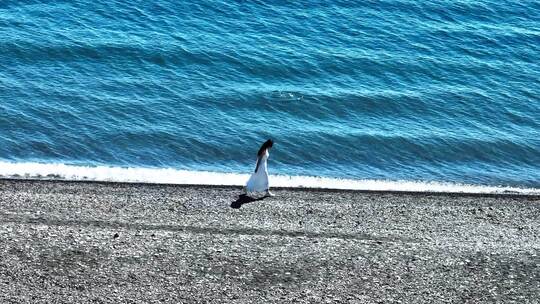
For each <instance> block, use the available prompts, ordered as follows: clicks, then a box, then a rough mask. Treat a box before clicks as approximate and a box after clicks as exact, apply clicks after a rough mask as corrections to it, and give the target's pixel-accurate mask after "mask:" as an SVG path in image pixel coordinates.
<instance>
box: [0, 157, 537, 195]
mask: <svg viewBox="0 0 540 304" xmlns="http://www.w3.org/2000/svg"><path fill="white" fill-rule="evenodd" d="M0 177H2V178H27V179H61V180H91V181H107V182H133V183H135V182H137V183H159V184H187V185H227V186H241V185H244V184H245V182H246V181H247V179H248V178H249V174H239V173H219V172H207V171H189V170H177V169H172V168H166V169H157V168H123V167H107V166H95V167H92V166H75V165H66V164H50V163H49V164H43V163H31V162H27V163H13V162H2V161H0ZM270 182H271V186H272V187H295V188H319V189H346V190H368V191H404V192H450V193H515V194H525V195H539V194H540V189H538V188H518V187H502V186H483V185H466V184H456V183H440V182H418V181H387V180H354V179H339V178H328V177H313V176H286V175H271V176H270Z"/></svg>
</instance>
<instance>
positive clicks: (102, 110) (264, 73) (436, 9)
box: [0, 0, 540, 188]
mask: <svg viewBox="0 0 540 304" xmlns="http://www.w3.org/2000/svg"><path fill="white" fill-rule="evenodd" d="M539 62H540V1H527V0H525V1H504V0H501V1H488V0H484V1H454V0H452V1H450V0H441V1H406V0H401V1H339V0H334V1H218V0H214V1H208V0H201V1H193V2H183V1H160V0H158V1H110V0H108V1H103V0H93V1H45V0H43V1H28V0H17V1H9V0H8V1H6V0H2V1H0V162H3V163H55V164H58V163H64V164H72V165H90V166H115V167H130V168H131V167H133V168H139V167H143V168H174V169H187V170H195V171H199V170H207V171H215V172H237V173H248V172H251V171H252V170H253V166H254V162H255V155H256V152H257V150H258V147H259V145H260V144H261V143H262V142H263V141H265V140H266V139H267V138H272V139H274V140H275V143H276V144H275V147H274V149H273V150H272V151H271V156H270V159H269V170H270V172H271V173H273V174H283V175H308V176H326V177H336V178H350V179H375V180H405V181H439V182H454V183H466V184H477V185H507V186H519V187H535V188H538V187H540V64H539ZM7 175H9V172H8V174H7Z"/></svg>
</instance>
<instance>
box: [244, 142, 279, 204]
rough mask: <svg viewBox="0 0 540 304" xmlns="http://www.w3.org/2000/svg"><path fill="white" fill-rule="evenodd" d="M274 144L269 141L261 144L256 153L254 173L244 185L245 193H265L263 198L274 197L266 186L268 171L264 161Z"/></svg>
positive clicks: (267, 185)
mask: <svg viewBox="0 0 540 304" xmlns="http://www.w3.org/2000/svg"><path fill="white" fill-rule="evenodd" d="M273 145H274V142H273V141H272V140H271V139H269V140H267V141H265V142H264V144H262V146H261V148H260V149H259V152H258V153H257V164H256V165H255V172H254V173H253V174H252V175H251V177H250V178H249V180H248V182H247V184H246V193H248V194H249V193H254V192H255V193H257V192H265V196H274V194H272V193H271V192H270V186H269V184H268V170H267V166H266V160H267V159H268V156H269V155H270V154H269V153H268V150H270V148H272V146H273Z"/></svg>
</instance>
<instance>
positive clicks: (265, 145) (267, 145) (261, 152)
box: [257, 139, 274, 156]
mask: <svg viewBox="0 0 540 304" xmlns="http://www.w3.org/2000/svg"><path fill="white" fill-rule="evenodd" d="M273 145H274V141H272V140H271V139H269V140H267V141H265V142H264V144H262V146H261V148H260V149H259V152H257V156H261V155H262V154H263V153H264V150H266V149H268V148H272V146H273Z"/></svg>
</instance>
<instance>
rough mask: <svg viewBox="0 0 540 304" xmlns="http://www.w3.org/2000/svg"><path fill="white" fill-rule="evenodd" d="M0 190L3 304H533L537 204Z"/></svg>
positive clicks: (73, 188) (66, 186) (169, 189)
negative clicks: (265, 303)
mask: <svg viewBox="0 0 540 304" xmlns="http://www.w3.org/2000/svg"><path fill="white" fill-rule="evenodd" d="M273 192H274V193H275V194H276V196H275V197H269V198H264V199H259V200H252V199H249V198H247V197H244V196H238V195H239V193H240V188H235V187H207V186H178V185H149V184H146V185H145V184H122V183H95V182H60V181H32V180H0V303H224V302H225V303H261V302H271V303H276V302H277V303H539V301H540V300H539V299H540V256H539V255H540V197H538V196H517V195H464V194H462V195H459V194H421V193H391V192H359V191H328V190H326V191H325V190H302V189H296V190H294V189H273Z"/></svg>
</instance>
